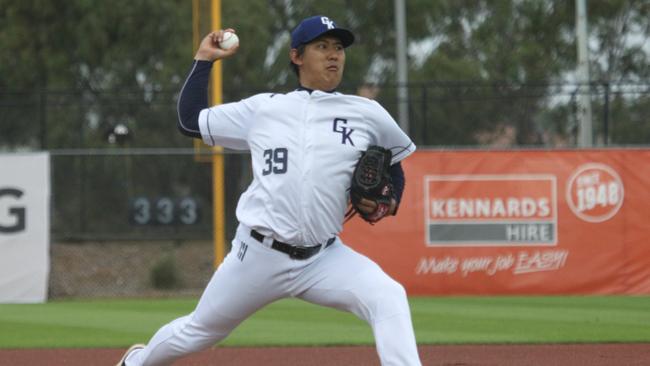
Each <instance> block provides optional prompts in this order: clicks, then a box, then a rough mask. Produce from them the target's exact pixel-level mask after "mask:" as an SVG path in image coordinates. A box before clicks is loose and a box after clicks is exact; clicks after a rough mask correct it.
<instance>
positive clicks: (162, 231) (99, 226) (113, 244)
mask: <svg viewBox="0 0 650 366" xmlns="http://www.w3.org/2000/svg"><path fill="white" fill-rule="evenodd" d="M51 154H52V155H51V177H52V198H51V255H52V261H51V263H52V264H51V274H50V297H51V298H60V297H88V296H90V297H98V296H99V297H113V296H147V295H162V294H178V293H196V292H198V291H200V290H201V289H202V288H203V287H204V286H205V284H206V283H207V281H208V279H209V278H210V276H211V274H212V271H213V269H214V268H213V261H214V260H213V258H214V256H213V252H214V246H213V244H214V241H213V232H214V230H213V212H212V207H213V199H214V197H213V183H212V181H213V177H212V164H211V163H210V162H209V161H210V160H211V158H212V156H211V155H208V154H206V153H197V152H195V151H194V150H193V149H139V150H138V149H136V150H76V151H52V152H51ZM249 159H250V157H249V155H247V154H239V153H232V152H226V153H225V154H224V164H225V168H224V170H225V171H226V174H224V181H225V192H224V197H225V208H226V215H225V216H226V220H225V227H224V228H220V230H224V232H225V234H226V235H225V236H226V241H228V240H229V239H228V238H232V237H233V235H234V232H235V229H236V226H237V220H236V218H235V206H236V203H237V199H238V197H239V195H240V194H241V193H242V192H243V191H244V190H245V188H246V187H247V185H248V184H249V182H250V180H251V174H250V170H249V168H248V166H249V165H250V164H249ZM226 245H227V246H229V242H227V243H226Z"/></svg>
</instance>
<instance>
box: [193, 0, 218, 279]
mask: <svg viewBox="0 0 650 366" xmlns="http://www.w3.org/2000/svg"><path fill="white" fill-rule="evenodd" d="M200 7H201V4H200V0H192V42H193V43H194V53H196V50H197V49H198V47H199V42H201V34H200V32H201V27H200V22H199V20H200V17H201V9H200ZM217 29H221V1H220V0H211V1H210V31H212V30H217ZM221 73H222V69H221V62H215V63H214V64H213V65H212V72H211V73H210V83H211V88H210V91H211V92H210V102H211V105H216V104H221V103H222V101H223V97H222V95H223V93H222V89H223V83H222V74H221ZM205 146H206V145H204V144H203V142H202V141H201V140H199V139H194V149H195V150H196V151H197V152H198V154H196V156H195V157H194V159H195V160H196V161H198V162H209V163H211V166H212V218H213V219H212V238H213V245H214V262H213V264H214V267H215V268H216V267H218V266H219V264H221V262H223V259H224V256H225V252H226V240H225V237H226V235H225V230H226V227H225V204H224V202H225V201H224V199H225V194H224V190H225V189H224V179H223V175H224V156H223V147H221V146H214V147H212V148H211V154H210V155H208V157H207V158H204V155H203V154H202V153H201V151H202V150H203V149H204V148H205Z"/></svg>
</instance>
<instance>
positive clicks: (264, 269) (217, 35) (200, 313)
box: [118, 15, 421, 366]
mask: <svg viewBox="0 0 650 366" xmlns="http://www.w3.org/2000/svg"><path fill="white" fill-rule="evenodd" d="M225 32H227V33H234V30H233V29H227V30H225V31H223V30H220V31H216V32H212V33H210V34H208V35H207V36H206V37H205V38H204V39H203V40H202V42H201V44H200V47H199V49H198V51H197V53H196V55H195V59H194V62H193V64H192V67H191V70H190V72H189V75H188V77H187V80H186V81H185V84H184V85H183V88H182V90H181V94H180V97H179V101H178V127H179V129H180V131H181V132H182V133H183V134H185V135H187V136H191V137H194V138H201V139H203V141H204V142H205V143H206V144H208V145H220V146H224V147H226V148H230V149H239V150H247V151H250V154H251V160H252V171H253V181H252V182H251V184H250V186H249V187H248V189H247V190H246V191H245V192H244V193H243V194H242V195H241V197H240V199H239V203H238V205H237V212H236V213H237V219H238V221H239V227H238V229H237V232H236V235H235V237H234V239H233V241H232V249H231V251H230V253H229V254H228V255H227V256H226V258H225V260H224V262H223V263H222V264H221V265H220V266H219V268H218V269H217V270H216V272H215V273H214V275H213V277H212V279H211V280H210V282H209V283H208V285H207V287H206V289H205V291H204V293H203V295H202V296H201V298H200V300H199V302H198V304H197V306H196V309H195V310H194V311H193V312H192V313H191V314H189V315H186V316H184V317H181V318H179V319H176V320H174V321H172V322H170V323H169V324H167V325H165V326H163V327H162V328H161V329H160V330H158V332H157V333H156V334H155V335H154V336H153V337H152V338H151V340H149V342H148V343H147V344H146V345H135V346H133V347H131V348H130V349H129V350H128V351H127V352H126V353H125V355H124V357H123V359H122V360H121V361H120V363H119V364H118V365H128V366H132V365H169V364H171V363H172V362H174V361H175V360H177V359H179V358H180V357H183V356H185V355H188V354H190V353H192V352H197V351H200V350H203V349H205V348H208V347H210V346H212V345H214V344H215V343H218V342H220V341H221V340H223V339H224V338H226V337H227V336H228V334H230V332H232V330H233V329H235V327H237V325H239V324H240V323H241V322H242V321H243V320H245V319H246V318H248V317H249V316H250V315H251V314H253V313H255V312H256V311H257V310H259V309H261V308H262V307H264V306H265V305H267V304H270V303H272V302H274V301H276V300H279V299H283V298H299V299H302V300H304V301H308V302H311V303H314V304H319V305H323V306H328V307H332V308H336V309H340V310H345V311H349V312H352V313H354V314H355V315H356V316H358V317H359V318H361V319H363V320H365V321H366V322H367V323H368V324H369V325H370V326H371V327H372V331H373V334H374V337H375V342H376V348H377V352H378V354H379V358H380V360H381V364H382V365H402V366H406V365H408V366H415V365H420V364H421V363H420V359H419V356H418V350H417V347H416V341H415V335H414V332H413V326H412V322H411V315H410V310H409V305H408V301H407V296H406V293H405V291H404V288H403V287H402V285H400V284H399V283H397V282H396V281H395V280H393V279H392V278H390V277H389V276H388V275H387V274H386V273H384V271H382V269H381V268H380V267H379V266H378V265H377V264H376V263H374V262H373V261H372V260H370V259H369V258H367V257H365V256H363V255H361V254H360V253H357V252H355V251H354V250H352V249H351V248H350V247H348V246H347V245H346V244H345V243H343V242H342V241H341V239H340V238H339V237H338V235H339V233H340V232H341V230H342V227H343V223H344V221H345V219H346V212H347V213H348V216H351V215H353V214H355V213H356V214H358V215H359V216H360V217H361V218H363V219H365V220H367V221H368V222H370V223H375V222H377V221H379V220H381V219H382V218H384V217H386V216H388V215H394V214H395V213H396V211H397V208H398V206H399V203H400V198H401V196H402V191H403V189H404V173H403V171H402V168H401V165H400V161H401V160H402V159H404V158H406V157H407V156H409V155H410V154H411V153H413V151H415V145H414V144H413V142H412V141H411V139H410V138H409V137H408V136H407V135H406V134H405V133H404V132H403V131H402V130H401V129H400V128H399V126H398V125H397V123H396V122H395V121H394V120H393V118H392V117H391V116H390V115H389V114H388V112H387V111H386V110H385V109H384V108H382V107H381V106H380V105H379V104H378V103H377V102H375V101H372V100H369V99H366V98H363V97H359V96H354V95H345V94H342V93H339V92H337V91H336V88H337V86H338V85H339V83H340V82H341V78H342V75H343V70H344V67H345V56H346V55H345V52H346V48H347V47H349V46H350V45H352V43H353V42H354V35H353V34H352V33H351V32H350V31H349V30H346V29H343V28H340V27H338V26H337V25H336V23H335V22H334V21H333V20H331V19H330V18H328V17H325V16H320V15H319V16H314V17H309V18H306V19H304V20H303V21H302V22H301V23H300V24H299V25H298V26H297V27H296V28H295V29H294V30H293V31H292V33H291V51H290V54H289V58H290V67H291V68H292V69H293V71H294V72H295V73H296V75H297V76H298V80H299V83H300V84H299V86H298V87H297V89H295V90H294V91H291V92H289V93H286V94H276V93H262V94H257V95H253V96H251V97H249V98H246V99H243V100H241V101H238V102H235V103H227V104H223V105H217V106H212V107H209V106H208V97H207V96H208V90H207V89H208V79H209V75H210V70H211V68H212V65H213V63H214V62H221V61H220V60H223V59H225V58H227V57H230V56H233V55H234V54H235V53H236V51H237V47H238V45H234V46H233V45H232V43H233V42H229V43H230V44H229V45H228V46H227V47H226V46H222V45H221V43H222V42H224V33H225Z"/></svg>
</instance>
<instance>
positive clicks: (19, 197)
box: [0, 153, 50, 303]
mask: <svg viewBox="0 0 650 366" xmlns="http://www.w3.org/2000/svg"><path fill="white" fill-rule="evenodd" d="M49 249H50V156H49V154H48V153H24V154H20V153H19V154H0V303H37V302H44V301H46V300H47V288H48V275H49V269H50V255H49Z"/></svg>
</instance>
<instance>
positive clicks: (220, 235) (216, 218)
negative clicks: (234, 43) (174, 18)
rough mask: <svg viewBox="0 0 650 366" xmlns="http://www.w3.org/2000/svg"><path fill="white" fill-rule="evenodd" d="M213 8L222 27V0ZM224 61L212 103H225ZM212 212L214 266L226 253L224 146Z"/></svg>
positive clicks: (215, 169)
mask: <svg viewBox="0 0 650 366" xmlns="http://www.w3.org/2000/svg"><path fill="white" fill-rule="evenodd" d="M210 9H211V12H210V14H211V17H210V18H211V22H210V23H211V30H218V29H221V0H212V5H211V7H210ZM221 65H222V63H221V62H215V63H214V65H213V66H212V73H211V74H210V77H211V79H212V80H211V82H212V93H211V95H210V99H211V100H212V103H211V104H212V105H217V104H221V103H223V83H222V68H221ZM212 152H213V154H212V195H213V196H212V202H213V204H212V213H213V228H212V230H213V237H214V267H215V268H216V267H217V266H219V264H221V262H223V258H224V256H225V253H226V240H225V237H226V235H225V230H226V227H225V226H226V225H225V223H226V219H225V212H224V211H225V205H224V199H225V196H226V195H225V194H224V189H225V187H224V181H223V170H224V169H223V168H224V167H223V165H224V164H223V163H224V162H223V160H224V157H223V147H221V146H215V147H213V148H212Z"/></svg>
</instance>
